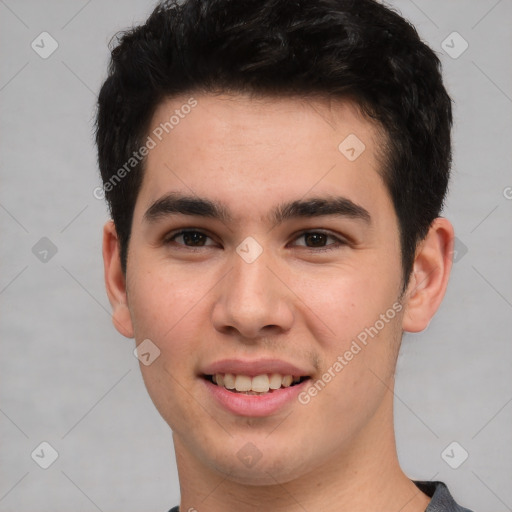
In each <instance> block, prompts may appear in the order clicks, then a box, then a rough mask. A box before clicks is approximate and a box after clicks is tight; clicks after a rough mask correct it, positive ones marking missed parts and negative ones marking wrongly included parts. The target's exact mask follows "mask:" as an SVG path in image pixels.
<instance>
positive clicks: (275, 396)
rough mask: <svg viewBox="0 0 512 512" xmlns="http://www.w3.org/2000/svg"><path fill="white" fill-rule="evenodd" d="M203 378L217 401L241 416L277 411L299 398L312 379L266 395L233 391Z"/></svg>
mask: <svg viewBox="0 0 512 512" xmlns="http://www.w3.org/2000/svg"><path fill="white" fill-rule="evenodd" d="M201 380H202V381H203V382H204V383H205V385H206V389H208V391H209V392H210V393H211V394H212V395H213V398H214V399H215V400H216V401H217V403H219V404H220V405H221V406H222V407H224V408H225V409H227V410H228V411H230V412H231V413H233V414H238V415H240V416H253V417H258V416H259V417H261V416H268V415H270V414H272V413H274V412H277V411H278V410H279V409H281V408H282V407H284V406H285V405H287V404H289V403H291V402H293V401H294V400H297V395H298V394H299V393H300V392H301V391H302V390H303V389H304V387H305V386H307V385H308V382H309V380H310V379H306V380H305V381H303V382H301V383H299V384H296V385H295V386H289V387H287V388H280V389H276V390H274V391H273V392H272V393H266V394H264V395H245V394H243V393H233V392H232V391H229V390H228V389H226V388H225V387H221V386H217V385H216V384H213V382H210V381H209V380H206V379H204V378H202V379H201Z"/></svg>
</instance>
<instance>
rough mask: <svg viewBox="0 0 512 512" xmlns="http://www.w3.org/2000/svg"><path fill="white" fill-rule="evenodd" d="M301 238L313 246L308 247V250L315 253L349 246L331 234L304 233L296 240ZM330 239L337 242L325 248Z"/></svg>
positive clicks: (321, 232)
mask: <svg viewBox="0 0 512 512" xmlns="http://www.w3.org/2000/svg"><path fill="white" fill-rule="evenodd" d="M300 238H303V239H304V241H305V242H306V244H308V243H310V244H312V246H309V245H306V248H307V249H312V250H314V251H331V250H333V249H337V248H339V247H340V246H343V245H347V242H345V241H344V240H342V239H341V238H338V237H337V236H334V235H331V234H330V233H324V232H323V231H304V232H303V233H301V234H300V235H299V236H298V237H297V238H296V239H295V240H299V239H300ZM329 238H331V239H333V240H335V242H334V243H331V244H328V245H327V246H325V245H324V243H325V242H326V241H327V239H329Z"/></svg>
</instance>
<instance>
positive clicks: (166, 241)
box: [164, 229, 348, 252]
mask: <svg viewBox="0 0 512 512" xmlns="http://www.w3.org/2000/svg"><path fill="white" fill-rule="evenodd" d="M191 233H199V234H201V235H204V236H206V237H207V238H210V239H211V237H210V236H208V235H207V234H206V233H204V232H202V231H199V230H197V229H182V230H181V231H178V232H176V233H171V234H170V235H169V236H167V237H166V238H165V239H164V245H171V243H173V242H174V239H175V238H176V237H178V236H181V235H184V234H191ZM312 234H313V235H317V234H320V235H325V236H326V237H328V238H329V237H330V238H333V239H335V240H336V243H334V244H330V245H328V246H326V247H307V246H302V247H304V248H305V249H308V250H310V251H312V252H327V251H332V250H334V249H338V248H340V247H342V246H344V245H347V244H348V243H347V242H346V241H345V240H343V239H341V238H339V237H337V236H335V235H332V234H331V233H326V232H324V231H321V230H320V231H318V230H317V231H313V230H309V231H302V232H301V233H299V234H298V235H297V236H296V237H295V239H294V240H297V239H298V238H301V237H303V236H305V235H312ZM178 245H181V246H183V247H184V248H186V249H187V250H190V251H192V252H198V251H200V250H201V249H203V248H204V247H210V246H198V247H194V246H189V245H185V244H178Z"/></svg>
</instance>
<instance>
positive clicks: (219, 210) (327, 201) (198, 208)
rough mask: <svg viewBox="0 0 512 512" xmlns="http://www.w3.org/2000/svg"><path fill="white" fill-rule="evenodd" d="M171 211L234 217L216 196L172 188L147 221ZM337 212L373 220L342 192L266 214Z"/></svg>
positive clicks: (274, 217) (275, 218)
mask: <svg viewBox="0 0 512 512" xmlns="http://www.w3.org/2000/svg"><path fill="white" fill-rule="evenodd" d="M171 215H190V216H199V217H207V218H212V219H217V220H219V221H221V222H223V223H225V224H227V223H229V222H231V221H232V220H233V217H232V215H231V213H230V211H229V208H228V207H227V206H226V205H225V204H223V203H221V202H219V201H216V200H212V199H207V198H202V197H198V196H188V195H183V194H181V193H179V192H171V193H169V194H166V195H165V196H163V197H161V198H159V199H157V200H156V201H155V202H154V203H153V204H152V205H151V206H150V207H149V208H148V209H147V210H146V213H145V214H144V221H146V222H147V223H153V222H156V221H158V220H160V219H162V218H164V217H168V216H171ZM328 215H331V216H338V217H344V218H350V219H355V220H362V221H364V222H365V223H367V224H370V223H371V216H370V213H369V212H368V210H366V209H365V208H363V207H362V206H360V205H358V204H356V203H354V202H353V201H351V200H350V199H348V198H346V197H341V196H334V197H333V196H330V197H312V198H308V199H298V200H294V201H289V202H285V203H281V204H279V205H277V206H276V207H275V208H274V209H273V210H272V211H271V212H270V214H269V215H268V216H267V219H268V221H269V222H270V223H272V224H273V225H279V224H281V223H283V222H284V221H286V220H289V219H293V218H307V217H321V216H328Z"/></svg>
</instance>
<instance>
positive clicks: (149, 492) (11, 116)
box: [0, 0, 512, 512]
mask: <svg viewBox="0 0 512 512" xmlns="http://www.w3.org/2000/svg"><path fill="white" fill-rule="evenodd" d="M392 5H394V6H396V8H398V9H399V10H400V11H401V12H402V14H403V15H404V16H405V17H406V18H408V19H410V20H411V21H412V22H413V23H414V24H415V25H416V27H417V29H418V31H419V32H420V34H421V36H422V37H423V38H424V39H425V40H426V41H427V42H429V43H430V45H431V46H432V47H433V48H434V49H435V50H436V51H437V52H438V54H439V55H440V56H441V59H442V61H443V65H444V73H445V79H446V84H447V87H448V89H449V91H450V93H451V94H452V96H453V98H454V100H455V130H454V139H455V140H454V149H455V162H454V172H453V181H452V183H451V191H450V195H449V200H448V203H447V208H446V210H445V215H446V216H447V217H448V218H450V219H451V220H452V222H453V223H454V225H455V229H456V234H457V237H458V239H459V240H460V243H461V244H463V245H460V248H461V249H462V250H461V251H459V253H458V258H457V262H456V263H455V265H454V268H453V274H452V277H451V282H450V285H449V290H448V293H447V296H446V298H445V300H444V302H443V304H442V307H441V309H440V311H439V313H438V314H437V316H436V317H435V319H434V320H433V321H432V323H431V325H430V326H429V328H428V329H427V330H426V331H425V332H423V333H421V334H416V335H406V336H405V338H404V343H403V348H402V354H401V356H400V359H399V367H398V374H397V386H396V400H395V402H396V430H397V442H398V450H399V456H400V460H401V462H402V465H403V467H404V470H405V471H406V472H407V474H408V475H409V476H410V477H411V478H417V479H426V480H428V479H435V480H442V481H445V482H446V483H447V484H448V485H449V487H450V489H451V490H452V493H453V494H454V496H455V497H456V499H457V500H458V501H459V502H460V503H461V504H463V505H466V506H468V507H470V508H472V509H474V510H475V512H491V511H493V512H496V511H498V512H502V511H507V510H512V485H511V482H512V428H511V425H512V421H511V419H512V379H511V375H512V343H511V332H512V271H511V261H512V258H511V256H512V254H511V253H512V250H511V244H510V241H511V240H512V223H511V215H510V214H511V210H512V200H511V199H510V197H512V188H507V187H512V173H511V163H512V162H511V160H512V154H511V151H510V147H511V143H510V142H511V141H510V136H511V133H512V121H511V120H512V115H511V114H512V76H511V69H512V68H511V61H510V49H511V43H512V24H511V23H510V21H511V20H512V1H511V0H501V1H496V0H480V1H474V2H468V1H462V0H451V1H450V2H446V1H444V0H436V1H433V0H430V1H427V0H421V1H420V0H416V1H414V2H413V1H412V0H401V1H396V2H392ZM152 7H153V2H151V1H146V0H123V1H121V0H109V1H100V0H89V1H86V0H72V1H71V0H70V1H67V2H62V1H61V2H59V1H56V0H53V1H46V2H41V1H36V0H18V1H15V0H0V51H1V60H0V109H1V114H0V123H1V155H0V158H1V183H0V224H1V233H2V235H1V245H0V258H1V259H0V262H1V272H0V301H1V303H0V311H1V313H0V314H1V325H0V328H1V332H0V334H1V338H0V339H1V349H0V350H1V368H0V372H1V373H0V375H1V379H2V382H1V384H2V386H1V403H0V407H1V408H0V435H1V440H2V443H1V472H0V510H1V511H16V512H23V511H29V510H30V511H34V512H36V511H37V512H39V511H52V512H59V511H70V510H72V511H74V512H81V511H95V510H100V511H103V512H107V511H120V510H123V511H125V512H131V511H138V510H146V511H149V510H154V511H158V512H163V511H166V510H168V508H170V507H171V506H172V505H175V504H177V503H178V501H179V485H178V479H177V472H176V468H175V463H174V457H173V448H172V436H171V431H170V429H169V428H168V426H167V425H166V424H165V422H164V421H163V420H162V419H161V418H160V416H159V414H158V413H157V411H156V409H155V408H154V406H153V404H152V403H151V400H150V398H149V397H148V395H147V393H146V390H145V388H144V385H143V382H142V379H141V376H140V371H139V368H138V361H137V360H136V359H135V357H134V356H133V354H132V350H133V348H134V342H133V340H126V339H124V338H123V337H121V336H120V335H119V334H118V333H117V332H116V331H115V329H114V328H113V326H112V324H111V321H110V316H109V311H110V308H109V305H108V301H107V297H106V294H105V291H104V285H103V274H102V272H103V269H102V259H101V229H102V225H103V223H104V221H105V220H106V219H107V210H106V207H105V205H104V204H103V203H102V202H101V201H98V200H97V199H95V198H94V197H93V189H94V188H95V187H96V186H98V185H99V183H100V181H99V175H98V172H97V167H96V154H95V147H94V145H93V118H94V112H95V110H94V109H95V100H96V94H97V92H98V90H99V87H100V85H101V83H102V80H103V79H104V78H105V74H106V66H107V60H108V56H109V53H108V49H107V43H108V41H109V39H110V37H111V36H112V35H113V34H114V33H115V32H116V31H117V30H119V29H123V28H126V27H128V26H130V25H131V24H133V23H139V22H141V21H143V20H144V19H145V18H146V17H147V15H148V14H149V13H150V12H151V10H152ZM43 31H47V32H49V33H50V34H51V36H52V37H53V38H54V39H55V40H56V41H57V42H58V44H59V47H58V49H57V50H56V51H55V53H53V54H52V55H51V56H50V57H49V58H47V59H42V58H41V57H40V56H39V55H38V54H37V53H36V52H35V51H34V50H33V49H32V48H31V42H32V41H33V40H34V39H36V38H37V36H39V34H40V33H41V32H43ZM453 31H457V32H458V33H460V35H461V36H462V37H463V38H464V39H465V40H466V41H467V42H468V44H469V48H468V49H467V50H466V51H465V52H464V53H463V54H462V55H461V56H460V57H458V58H456V59H454V58H452V57H450V56H448V55H447V54H446V53H445V52H444V51H443V49H442V46H441V44H442V41H443V40H445V39H446V38H447V36H448V35H449V34H451V33H452V32H453ZM450 41H451V40H450V39H449V40H448V42H449V44H451V45H452V46H454V47H455V50H457V49H460V48H461V47H460V40H459V41H457V40H454V42H453V43H450ZM507 196H508V198H507ZM42 237H48V238H49V239H50V240H51V241H52V242H53V243H54V244H55V246H56V247H57V249H58V252H57V253H56V254H55V255H54V256H53V257H51V258H48V261H47V262H42V261H40V260H39V259H38V258H37V257H36V255H35V254H34V253H33V252H32V248H33V246H34V245H35V244H36V243H37V242H38V241H39V240H40V239H41V238H42ZM464 247H465V248H467V253H464V251H465V249H464ZM42 441H47V442H49V443H50V444H51V445H52V446H53V447H54V448H55V449H56V450H57V452H58V454H59V457H58V459H57V460H56V462H55V463H54V464H53V465H52V466H50V467H49V468H48V469H46V470H44V469H41V468H40V467H39V466H38V465H37V464H36V463H35V462H34V461H33V460H32V458H31V453H32V451H33V450H34V449H35V448H36V447H37V446H38V445H39V444H40V443H41V442H42ZM452 441H456V442H458V443H459V444H460V446H462V447H463V449H465V450H466V451H467V452H468V454H469V457H468V459H467V460H466V461H465V462H464V463H463V464H462V465H461V466H460V467H459V468H458V469H452V468H451V467H449V465H448V464H447V463H446V462H445V461H444V460H443V458H442V457H441V453H442V452H443V450H444V449H445V448H446V447H447V446H448V445H449V444H450V443H451V442H452ZM457 450H460V449H458V448H457ZM460 453H461V452H457V451H455V452H454V457H460Z"/></svg>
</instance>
